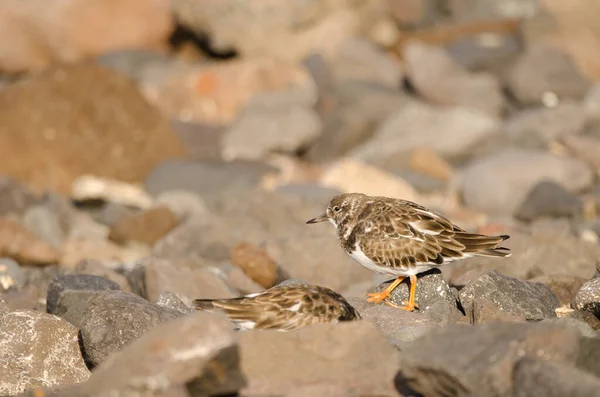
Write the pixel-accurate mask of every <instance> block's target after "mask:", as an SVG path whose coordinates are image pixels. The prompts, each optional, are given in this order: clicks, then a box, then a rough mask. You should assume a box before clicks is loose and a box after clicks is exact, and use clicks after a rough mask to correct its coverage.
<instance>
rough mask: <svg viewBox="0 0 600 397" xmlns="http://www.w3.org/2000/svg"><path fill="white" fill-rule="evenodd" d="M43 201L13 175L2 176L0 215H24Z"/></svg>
mask: <svg viewBox="0 0 600 397" xmlns="http://www.w3.org/2000/svg"><path fill="white" fill-rule="evenodd" d="M40 201H41V198H40V197H38V196H36V195H35V194H34V193H33V192H32V191H30V190H29V189H28V188H27V187H26V186H25V185H24V184H22V183H21V182H19V181H17V180H16V179H13V178H11V177H6V176H3V177H0V215H2V216H4V215H8V214H15V215H22V214H24V213H25V211H26V210H27V208H29V207H30V206H33V205H35V204H37V203H39V202H40Z"/></svg>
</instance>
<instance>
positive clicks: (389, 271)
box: [349, 244, 439, 277]
mask: <svg viewBox="0 0 600 397" xmlns="http://www.w3.org/2000/svg"><path fill="white" fill-rule="evenodd" d="M349 255H350V257H351V258H352V259H354V260H355V261H357V262H358V263H360V264H361V265H363V266H364V267H366V268H367V269H369V270H371V271H373V272H377V273H382V274H386V275H389V276H394V277H404V276H413V275H416V274H419V273H423V272H425V271H427V270H429V269H433V268H434V267H438V266H439V265H437V264H435V263H418V264H417V265H416V266H415V267H413V268H410V269H401V268H393V267H391V266H381V265H379V264H377V263H375V262H373V261H372V260H371V259H369V258H368V257H367V256H366V255H365V253H364V252H363V251H362V250H361V249H360V247H359V246H358V244H356V247H355V249H354V252H353V253H351V254H349Z"/></svg>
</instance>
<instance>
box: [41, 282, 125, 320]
mask: <svg viewBox="0 0 600 397" xmlns="http://www.w3.org/2000/svg"><path fill="white" fill-rule="evenodd" d="M119 289H120V288H119V285H118V284H117V283H115V282H113V281H110V280H108V279H106V278H104V277H100V276H94V275H91V274H59V275H56V276H55V277H54V278H53V279H52V282H51V283H50V286H49V287H48V296H47V298H46V311H47V312H48V313H50V314H56V308H57V303H58V300H59V299H60V296H61V295H62V294H63V293H64V292H65V291H106V290H119Z"/></svg>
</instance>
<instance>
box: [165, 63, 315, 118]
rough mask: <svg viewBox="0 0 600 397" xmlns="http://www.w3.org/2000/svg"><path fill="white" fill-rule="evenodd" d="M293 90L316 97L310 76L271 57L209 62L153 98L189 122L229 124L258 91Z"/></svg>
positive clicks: (182, 75) (179, 76)
mask: <svg viewBox="0 0 600 397" xmlns="http://www.w3.org/2000/svg"><path fill="white" fill-rule="evenodd" d="M287 90H292V91H293V92H294V93H295V95H298V96H300V97H302V98H308V99H310V98H315V96H316V87H315V85H314V82H313V81H312V79H311V77H310V75H309V74H308V73H307V72H306V71H305V70H303V69H301V68H300V67H298V66H296V65H295V64H293V63H289V62H284V61H281V60H276V59H270V58H255V59H244V60H236V61H229V62H215V63H207V64H204V65H202V66H198V67H194V68H190V69H188V70H186V71H183V72H181V73H177V74H175V75H173V76H172V77H171V78H169V79H168V81H167V82H166V83H165V85H164V87H163V88H162V89H161V90H160V92H159V93H157V95H156V96H155V98H154V101H155V102H156V103H157V105H158V106H159V107H160V108H161V109H162V110H163V111H164V112H165V113H166V114H170V115H173V116H175V117H176V118H180V119H183V120H186V121H188V122H189V121H194V122H197V123H206V124H214V125H221V124H229V123H231V122H232V121H233V120H234V119H235V117H236V116H237V115H238V113H239V111H240V110H241V108H242V107H243V105H244V104H245V103H246V101H248V100H249V99H250V98H252V97H253V96H254V95H255V94H257V93H259V92H277V91H287Z"/></svg>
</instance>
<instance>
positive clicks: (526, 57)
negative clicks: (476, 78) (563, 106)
mask: <svg viewBox="0 0 600 397" xmlns="http://www.w3.org/2000/svg"><path fill="white" fill-rule="evenodd" d="M507 83H508V88H509V89H510V91H511V93H512V94H513V95H514V96H515V97H516V98H517V100H518V101H519V102H520V103H521V104H523V105H535V104H544V103H545V102H546V100H547V99H546V98H547V95H548V93H550V94H551V95H553V96H555V97H556V98H557V99H558V100H559V101H562V100H564V99H583V97H584V96H585V95H586V93H587V90H588V87H589V85H590V83H589V81H588V80H587V78H586V77H585V76H584V75H583V74H582V73H581V71H580V70H579V68H578V67H577V65H576V64H575V63H574V62H573V61H572V59H571V58H570V57H569V56H568V55H567V54H566V53H564V52H562V51H561V50H559V49H557V48H553V47H550V46H548V45H543V44H537V45H533V46H531V47H530V48H529V49H527V50H526V51H525V53H524V54H523V55H521V57H520V58H518V59H517V61H516V62H515V63H514V65H513V67H512V70H511V71H510V73H509V75H508V78H507Z"/></svg>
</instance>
